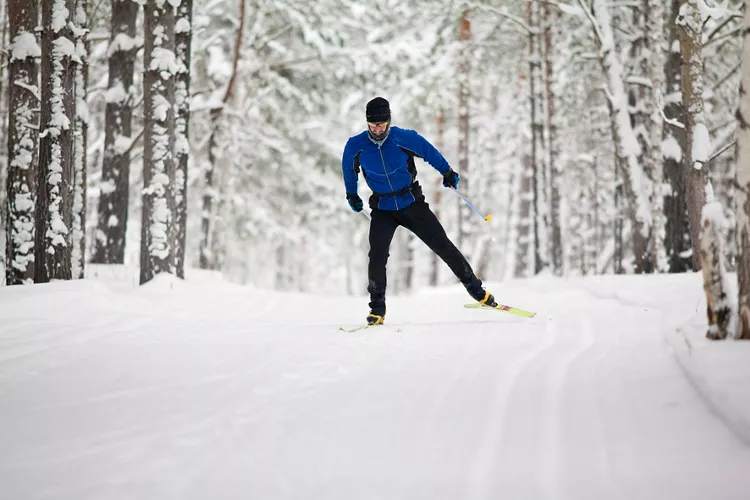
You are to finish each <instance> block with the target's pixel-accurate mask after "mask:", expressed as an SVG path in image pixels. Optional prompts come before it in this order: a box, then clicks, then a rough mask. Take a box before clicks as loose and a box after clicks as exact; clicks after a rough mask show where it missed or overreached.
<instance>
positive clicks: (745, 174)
mask: <svg viewBox="0 0 750 500" xmlns="http://www.w3.org/2000/svg"><path fill="white" fill-rule="evenodd" d="M742 38H743V49H742V77H741V82H740V103H739V109H738V110H737V170H736V172H737V174H736V176H737V192H736V198H735V200H736V201H735V212H736V216H737V231H736V234H737V242H738V247H739V258H738V259H737V278H738V281H739V299H738V309H739V323H738V329H737V338H741V339H746V340H750V0H748V1H746V2H745V17H744V23H743V27H742Z"/></svg>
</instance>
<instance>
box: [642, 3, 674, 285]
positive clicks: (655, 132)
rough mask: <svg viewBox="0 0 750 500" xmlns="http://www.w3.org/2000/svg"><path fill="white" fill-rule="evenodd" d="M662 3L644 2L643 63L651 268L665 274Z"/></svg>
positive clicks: (665, 223) (666, 263)
mask: <svg viewBox="0 0 750 500" xmlns="http://www.w3.org/2000/svg"><path fill="white" fill-rule="evenodd" d="M663 3H664V0H648V4H647V10H646V23H645V26H646V36H647V44H648V46H647V50H646V53H647V56H646V57H647V59H646V68H647V71H648V77H649V79H650V80H651V89H650V92H649V93H648V95H649V99H648V109H649V110H650V116H649V119H648V122H647V132H648V137H649V140H648V143H647V145H648V149H647V150H646V154H645V159H646V164H647V165H648V170H649V171H650V172H651V179H652V180H653V186H654V188H653V191H652V193H651V212H652V217H653V225H652V228H651V268H652V270H653V271H654V272H667V271H668V270H669V262H668V261H667V252H666V248H665V232H666V225H667V221H666V217H665V215H664V197H665V196H666V195H667V194H668V193H669V191H668V186H667V185H666V184H665V183H664V154H663V152H662V146H661V143H662V136H663V134H664V120H663V119H662V115H661V108H662V102H663V90H662V89H663V87H664V65H665V61H666V57H665V54H664V50H663V42H662V40H663V37H664V6H663Z"/></svg>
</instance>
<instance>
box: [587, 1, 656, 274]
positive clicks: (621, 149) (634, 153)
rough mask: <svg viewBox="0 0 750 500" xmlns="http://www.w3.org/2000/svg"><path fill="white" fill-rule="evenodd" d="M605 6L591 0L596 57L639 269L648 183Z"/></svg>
mask: <svg viewBox="0 0 750 500" xmlns="http://www.w3.org/2000/svg"><path fill="white" fill-rule="evenodd" d="M608 9H609V7H608V3H607V1H606V0H594V13H595V17H596V21H597V25H598V29H599V36H600V43H601V47H600V49H599V61H600V63H601V65H602V69H603V71H604V73H605V75H606V77H607V81H608V89H607V90H608V93H609V106H610V114H611V117H612V135H613V140H614V143H615V153H616V156H617V159H616V162H615V163H616V168H618V171H619V174H621V178H622V191H623V194H624V196H625V198H626V202H627V210H628V218H629V219H630V222H631V230H632V241H633V253H634V256H635V271H636V272H643V270H644V269H645V267H646V265H645V263H646V252H647V242H648V235H649V227H650V224H651V217H650V216H651V210H650V204H649V201H648V199H647V198H646V193H647V191H648V188H649V185H648V179H647V178H646V176H645V174H644V172H643V169H642V168H641V164H640V163H639V161H638V155H639V154H640V146H639V145H638V141H637V139H636V136H635V133H634V131H633V126H632V124H631V121H630V115H629V113H628V101H627V94H626V93H625V85H624V82H623V74H622V73H623V72H622V64H621V62H620V59H619V58H618V56H617V52H616V51H615V41H614V35H613V33H612V25H611V24H610V23H611V18H610V16H609V10H608Z"/></svg>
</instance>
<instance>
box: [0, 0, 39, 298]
mask: <svg viewBox="0 0 750 500" xmlns="http://www.w3.org/2000/svg"><path fill="white" fill-rule="evenodd" d="M8 14H9V20H10V38H11V45H10V51H9V56H10V62H9V74H8V78H9V81H10V85H9V88H8V93H9V99H8V105H9V107H10V113H9V115H8V179H7V198H6V203H7V211H6V213H7V223H6V258H7V259H6V262H7V268H6V270H5V272H6V276H5V278H6V283H7V284H8V285H15V284H21V283H32V282H33V281H34V264H33V262H34V211H35V203H36V196H37V194H36V183H37V178H36V177H37V165H36V161H37V157H36V155H37V136H38V132H37V130H38V128H37V123H38V115H37V114H36V111H35V110H36V109H37V108H38V107H39V89H38V87H37V78H38V72H39V68H38V64H37V62H36V58H38V57H40V56H41V49H40V48H39V45H38V44H37V39H36V35H35V34H34V29H35V28H36V26H37V23H38V19H37V18H38V15H39V10H38V7H37V5H36V3H35V2H32V3H31V4H29V2H26V1H25V0H11V1H10V2H9V3H8Z"/></svg>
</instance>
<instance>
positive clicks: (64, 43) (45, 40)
mask: <svg viewBox="0 0 750 500" xmlns="http://www.w3.org/2000/svg"><path fill="white" fill-rule="evenodd" d="M73 14H74V2H73V0H51V1H47V2H42V54H41V56H42V64H41V66H42V73H41V82H42V93H41V97H42V99H41V101H42V106H41V122H40V130H41V132H40V139H41V140H40V145H39V176H38V184H37V205H36V213H35V217H36V234H35V246H34V254H35V255H34V260H35V276H34V279H35V281H36V282H37V283H44V282H47V281H50V280H52V279H70V278H71V273H72V268H71V250H72V235H71V226H72V207H73V197H72V191H71V185H72V183H73V143H74V139H73V129H74V121H75V116H76V109H75V106H76V99H75V88H74V87H75V73H76V64H77V63H79V62H80V60H79V59H78V55H77V53H76V47H75V40H74V33H73V29H72V28H73V27H74V19H73Z"/></svg>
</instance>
